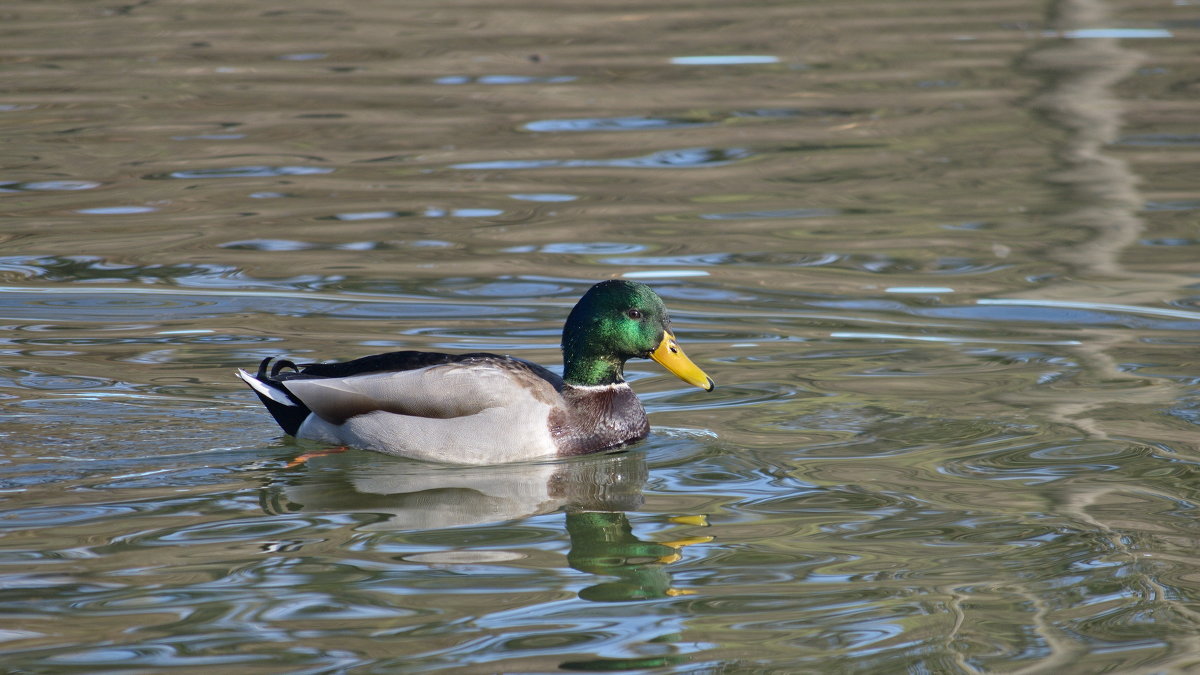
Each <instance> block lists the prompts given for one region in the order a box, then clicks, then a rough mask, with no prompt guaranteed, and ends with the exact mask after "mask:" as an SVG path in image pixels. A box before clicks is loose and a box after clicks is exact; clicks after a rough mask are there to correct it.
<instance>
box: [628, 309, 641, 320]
mask: <svg viewBox="0 0 1200 675" xmlns="http://www.w3.org/2000/svg"><path fill="white" fill-rule="evenodd" d="M625 316H627V317H629V318H631V319H633V320H634V321H637V320H638V319H641V318H642V310H640V309H631V310H629V311H628V312H625Z"/></svg>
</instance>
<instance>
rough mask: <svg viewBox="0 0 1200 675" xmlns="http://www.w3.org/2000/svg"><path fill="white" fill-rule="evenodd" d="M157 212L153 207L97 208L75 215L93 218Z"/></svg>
mask: <svg viewBox="0 0 1200 675" xmlns="http://www.w3.org/2000/svg"><path fill="white" fill-rule="evenodd" d="M157 210H158V209H156V208H154V207H153V206H97V207H93V208H90V209H77V210H76V211H75V213H83V214H87V215H95V216H129V215H134V214H138V213H154V212H155V211H157Z"/></svg>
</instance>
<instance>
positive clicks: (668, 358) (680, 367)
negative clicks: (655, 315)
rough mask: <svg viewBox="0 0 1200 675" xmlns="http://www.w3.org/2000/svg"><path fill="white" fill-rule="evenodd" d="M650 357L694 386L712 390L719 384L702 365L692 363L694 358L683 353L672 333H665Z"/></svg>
mask: <svg viewBox="0 0 1200 675" xmlns="http://www.w3.org/2000/svg"><path fill="white" fill-rule="evenodd" d="M650 358H652V359H654V360H655V361H658V362H659V364H661V365H662V367H663V368H666V369H667V370H669V371H671V372H672V373H674V374H675V377H678V378H679V379H681V380H683V381H684V382H687V383H688V384H690V385H692V386H693V387H700V388H701V389H703V390H704V391H712V390H713V387H715V386H717V385H716V383H715V382H713V381H712V378H711V377H709V376H708V375H706V374H705V373H704V371H703V370H700V366H697V365H696V364H694V363H692V360H691V359H689V358H688V357H687V355H686V354H684V353H683V350H682V349H680V348H679V343H678V342H675V336H674V335H671V334H670V333H663V339H662V342H660V343H658V347H657V348H656V349H655V350H654V351H653V352H651V353H650Z"/></svg>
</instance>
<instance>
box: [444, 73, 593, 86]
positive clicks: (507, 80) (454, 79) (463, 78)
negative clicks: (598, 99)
mask: <svg viewBox="0 0 1200 675" xmlns="http://www.w3.org/2000/svg"><path fill="white" fill-rule="evenodd" d="M577 79H579V78H577V77H575V76H574V75H552V76H549V77H537V76H532V75H480V76H478V77H471V76H469V75H446V76H445V77H439V78H437V79H436V80H434V81H433V82H434V84H449V85H460V84H471V83H472V82H474V83H475V84H488V85H505V84H563V83H566V82H574V81H575V80H577Z"/></svg>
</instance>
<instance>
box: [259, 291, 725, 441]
mask: <svg viewBox="0 0 1200 675" xmlns="http://www.w3.org/2000/svg"><path fill="white" fill-rule="evenodd" d="M561 346H562V354H563V371H562V375H561V376H559V375H557V374H556V373H554V372H553V371H551V370H549V369H547V368H545V367H543V366H540V365H538V364H536V363H533V362H531V361H526V360H525V359H520V358H516V357H513V356H508V355H500V354H490V353H483V352H474V353H467V354H447V353H440V352H422V351H396V352H388V353H385V354H376V355H373V356H364V357H362V358H358V359H354V360H352V361H342V362H332V363H308V364H300V365H297V364H296V363H294V362H293V361H290V360H287V359H280V358H276V357H268V358H266V359H263V361H262V362H261V363H260V364H259V367H258V372H257V374H255V375H251V374H250V373H248V372H246V371H245V370H242V369H239V370H238V372H237V375H238V377H239V378H241V379H242V381H244V382H245V383H246V384H247V385H249V386H250V388H251V389H253V390H254V392H255V393H256V394H257V395H258V398H259V400H261V401H262V403H263V405H264V406H266V408H267V410H268V411H269V412H270V413H271V415H272V416H273V417H274V418H275V421H276V422H277V423H278V424H279V426H280V427H281V428H282V429H283V431H284V432H285V433H287V434H289V435H291V436H295V437H297V438H305V439H311V440H315V441H321V442H325V443H330V444H334V445H338V446H345V447H348V448H357V449H363V450H374V451H377V452H381V453H384V454H388V455H395V456H399V457H407V458H410V459H416V460H423V461H429V462H440V463H446V464H474V465H483V464H502V463H506V462H514V461H527V460H537V459H544V458H553V457H571V456H576V455H585V454H590V453H596V452H603V451H607V450H613V449H616V448H620V447H622V446H626V445H628V444H631V443H634V442H636V441H639V440H642V439H643V438H645V437H646V436H647V435H648V434H649V433H650V424H649V421H648V420H647V418H646V411H645V408H643V406H642V403H641V401H640V400H639V399H638V397H637V395H636V394H635V393H634V392H633V390H632V389H631V388H630V386H629V383H628V382H626V381H625V377H624V369H625V362H626V361H628V360H629V359H633V358H650V359H653V360H654V361H657V362H658V363H659V364H661V365H662V366H663V367H665V368H666V369H667V370H668V371H670V372H671V373H673V374H674V375H676V376H677V377H679V378H680V379H681V380H683V381H684V382H686V383H688V384H690V385H693V386H696V387H699V388H701V389H704V390H705V391H712V390H713V388H714V387H715V384H714V382H713V380H712V378H711V377H709V376H708V375H707V374H706V373H705V372H704V371H703V370H702V369H701V368H700V367H699V366H697V365H696V364H695V363H693V362H692V360H691V359H689V358H688V357H687V356H686V355H685V354H684V352H683V349H682V348H681V347H680V346H679V343H678V342H677V341H676V338H675V334H674V333H673V332H672V331H671V320H670V318H669V316H668V314H667V308H666V305H665V304H664V303H663V301H662V298H660V297H659V296H658V294H657V293H655V292H654V291H653V290H652V289H651V288H650V287H649V286H647V285H645V284H642V283H639V282H635V281H629V280H626V279H609V280H606V281H602V282H600V283H597V284H596V285H594V286H592V287H591V288H590V289H588V291H587V292H586V293H585V294H584V295H583V297H582V298H580V300H579V302H578V303H576V305H575V307H574V308H573V309H572V310H571V312H570V314H569V315H568V316H567V320H566V323H565V324H564V326H563V331H562V344H561ZM272 361H274V363H272Z"/></svg>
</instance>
